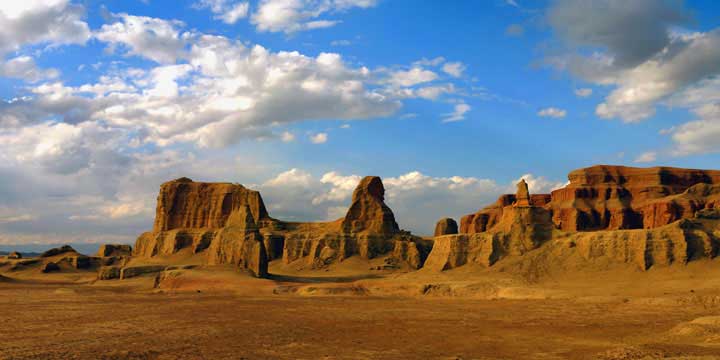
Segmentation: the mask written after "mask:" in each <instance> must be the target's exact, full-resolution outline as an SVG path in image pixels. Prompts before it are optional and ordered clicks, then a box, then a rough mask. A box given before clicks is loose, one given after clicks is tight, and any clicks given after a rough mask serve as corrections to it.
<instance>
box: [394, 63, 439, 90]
mask: <svg viewBox="0 0 720 360" xmlns="http://www.w3.org/2000/svg"><path fill="white" fill-rule="evenodd" d="M437 78H438V75H437V74H436V73H434V72H432V71H430V70H426V69H423V68H422V67H413V68H412V69H410V70H398V71H395V72H393V73H392V74H391V75H390V79H389V82H390V83H391V84H393V85H395V86H399V87H407V86H413V85H417V84H422V83H426V82H430V81H433V80H435V79H437Z"/></svg>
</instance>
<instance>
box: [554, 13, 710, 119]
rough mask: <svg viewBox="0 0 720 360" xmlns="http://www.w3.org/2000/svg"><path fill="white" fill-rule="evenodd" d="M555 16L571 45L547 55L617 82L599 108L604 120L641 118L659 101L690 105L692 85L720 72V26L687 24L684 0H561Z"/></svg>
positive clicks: (600, 80) (604, 81)
mask: <svg viewBox="0 0 720 360" xmlns="http://www.w3.org/2000/svg"><path fill="white" fill-rule="evenodd" d="M548 18H549V20H550V24H551V25H552V26H553V28H554V30H555V32H556V34H558V35H559V36H560V37H561V38H562V39H563V40H565V43H566V44H567V45H568V46H569V47H570V48H571V49H572V50H570V53H568V54H564V55H560V56H553V57H551V58H549V60H548V61H549V62H550V63H552V64H554V65H555V66H556V67H558V68H560V69H565V70H568V71H570V72H571V73H572V74H574V75H576V76H579V77H581V78H583V79H584V80H586V81H590V82H593V83H596V84H600V85H606V86H608V85H609V86H614V89H613V90H612V91H611V92H610V94H609V95H608V96H607V97H606V98H605V100H604V101H603V102H602V103H600V104H599V105H598V106H597V107H596V109H595V113H596V114H597V115H598V116H599V117H602V118H606V119H612V118H619V119H621V120H622V121H624V122H638V121H642V120H644V119H647V118H649V117H651V116H653V115H654V114H655V111H656V107H657V106H658V105H659V104H663V103H664V104H666V105H667V104H668V103H672V102H674V103H675V104H682V103H684V101H678V100H677V99H678V98H681V94H683V93H684V92H685V91H686V90H685V89H687V88H695V87H698V86H700V85H701V84H703V83H704V82H707V81H711V79H713V78H714V77H716V76H717V75H718V74H720V29H714V30H710V31H707V32H690V31H687V30H685V29H683V28H682V27H683V26H684V25H686V24H688V23H691V21H692V16H691V13H690V12H689V11H688V10H686V9H685V8H684V7H683V3H682V2H680V1H654V0H638V1H631V2H629V3H622V2H617V1H609V0H605V1H594V0H577V1H576V0H560V1H556V2H554V3H553V5H552V6H551V8H550V10H549V11H548ZM588 50H590V51H588ZM586 54H589V55H586ZM708 103H710V102H709V101H707V100H706V101H703V104H695V105H693V106H702V105H704V104H708ZM686 107H687V106H686ZM693 108H694V107H693Z"/></svg>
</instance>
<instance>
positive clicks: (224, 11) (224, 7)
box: [194, 0, 250, 25]
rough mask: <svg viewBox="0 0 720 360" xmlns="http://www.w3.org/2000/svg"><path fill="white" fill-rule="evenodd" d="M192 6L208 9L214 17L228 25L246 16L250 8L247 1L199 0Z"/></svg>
mask: <svg viewBox="0 0 720 360" xmlns="http://www.w3.org/2000/svg"><path fill="white" fill-rule="evenodd" d="M194 6H195V7H196V8H199V9H210V11H212V12H213V13H214V14H215V16H214V17H215V19H220V20H222V21H223V22H224V23H226V24H230V25H232V24H235V23H236V22H238V20H240V19H244V18H246V17H247V16H248V10H249V9H250V3H249V2H247V1H228V0H200V1H198V2H196V3H195V5H194Z"/></svg>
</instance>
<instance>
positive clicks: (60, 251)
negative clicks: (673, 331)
mask: <svg viewBox="0 0 720 360" xmlns="http://www.w3.org/2000/svg"><path fill="white" fill-rule="evenodd" d="M65 253H72V254H77V251H75V249H73V248H72V246H70V245H63V246H61V247H59V248H52V249H50V250H48V251H45V252H44V253H42V254H41V255H40V257H44V258H45V257H52V256H56V255H60V254H65Z"/></svg>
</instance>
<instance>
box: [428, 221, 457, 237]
mask: <svg viewBox="0 0 720 360" xmlns="http://www.w3.org/2000/svg"><path fill="white" fill-rule="evenodd" d="M457 233H458V226H457V223H456V222H455V220H453V219H451V218H443V219H440V220H438V222H437V224H435V234H434V236H443V235H453V234H457Z"/></svg>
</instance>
